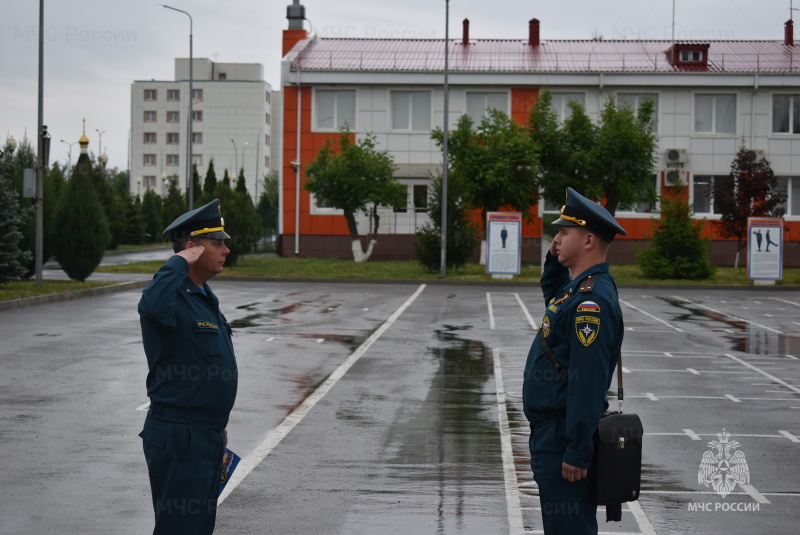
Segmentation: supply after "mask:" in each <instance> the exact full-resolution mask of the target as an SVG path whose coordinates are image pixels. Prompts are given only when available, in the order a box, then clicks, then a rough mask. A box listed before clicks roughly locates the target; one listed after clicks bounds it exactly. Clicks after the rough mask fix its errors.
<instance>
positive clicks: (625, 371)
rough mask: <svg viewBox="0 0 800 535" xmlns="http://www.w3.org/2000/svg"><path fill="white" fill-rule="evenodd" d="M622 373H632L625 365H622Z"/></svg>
mask: <svg viewBox="0 0 800 535" xmlns="http://www.w3.org/2000/svg"><path fill="white" fill-rule="evenodd" d="M622 373H631V371H630V370H629V369H628V368H626V367H625V366H623V367H622Z"/></svg>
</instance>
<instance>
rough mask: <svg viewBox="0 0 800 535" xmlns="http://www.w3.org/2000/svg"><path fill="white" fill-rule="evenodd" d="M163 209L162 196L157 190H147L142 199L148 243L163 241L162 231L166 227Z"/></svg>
mask: <svg viewBox="0 0 800 535" xmlns="http://www.w3.org/2000/svg"><path fill="white" fill-rule="evenodd" d="M161 211H162V206H161V197H160V196H159V195H158V194H157V193H156V192H155V191H153V190H151V189H149V190H147V191H146V192H145V194H144V199H142V223H143V224H144V234H145V241H146V242H148V243H158V242H160V241H161V231H163V230H164V227H165V225H164V223H163V221H162V219H161Z"/></svg>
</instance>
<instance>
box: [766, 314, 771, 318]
mask: <svg viewBox="0 0 800 535" xmlns="http://www.w3.org/2000/svg"><path fill="white" fill-rule="evenodd" d="M764 316H766V317H767V318H771V317H773V316H772V314H764Z"/></svg>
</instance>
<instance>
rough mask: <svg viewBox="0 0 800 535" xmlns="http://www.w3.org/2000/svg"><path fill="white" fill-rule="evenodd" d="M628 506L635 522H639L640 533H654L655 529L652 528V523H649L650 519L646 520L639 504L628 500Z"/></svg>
mask: <svg viewBox="0 0 800 535" xmlns="http://www.w3.org/2000/svg"><path fill="white" fill-rule="evenodd" d="M628 507H629V508H630V510H631V514H632V515H633V518H634V519H635V520H636V523H637V524H639V530H640V531H641V532H642V535H656V530H655V529H654V528H653V524H651V523H650V520H648V518H647V515H646V514H644V509H642V506H641V504H639V502H628Z"/></svg>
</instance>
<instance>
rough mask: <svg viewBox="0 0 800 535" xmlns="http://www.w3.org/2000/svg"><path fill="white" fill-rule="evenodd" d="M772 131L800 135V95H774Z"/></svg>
mask: <svg viewBox="0 0 800 535" xmlns="http://www.w3.org/2000/svg"><path fill="white" fill-rule="evenodd" d="M772 131H773V132H774V133H776V134H800V95H772Z"/></svg>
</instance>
